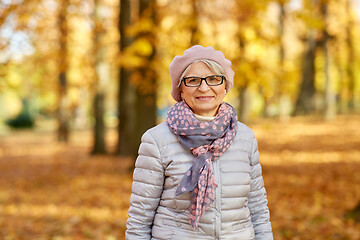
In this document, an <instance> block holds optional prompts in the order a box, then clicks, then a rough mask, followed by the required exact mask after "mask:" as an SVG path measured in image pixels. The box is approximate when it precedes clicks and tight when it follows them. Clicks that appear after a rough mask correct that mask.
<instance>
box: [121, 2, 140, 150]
mask: <svg viewBox="0 0 360 240" xmlns="http://www.w3.org/2000/svg"><path fill="white" fill-rule="evenodd" d="M130 2H131V1H130V0H121V1H120V16H119V24H118V27H119V32H120V38H121V39H120V54H121V58H122V59H124V55H125V51H126V49H127V48H128V47H129V46H130V45H131V43H132V42H133V38H132V37H130V36H128V34H127V32H126V29H127V28H128V27H130V25H131V19H130V17H131V16H130V12H131V8H130ZM129 60H130V59H129ZM127 61H128V59H124V61H123V62H121V66H120V70H119V77H120V83H119V88H120V89H119V98H118V110H119V124H118V142H117V148H116V153H117V154H120V155H123V156H131V155H133V153H134V152H135V151H136V149H137V146H136V147H135V146H134V145H135V144H134V142H135V141H134V136H133V135H132V134H133V130H134V129H135V121H134V120H135V101H136V96H135V89H134V87H133V86H132V85H131V84H130V78H131V72H130V70H129V69H128V68H126V67H125V66H124V65H125V64H126V63H127Z"/></svg>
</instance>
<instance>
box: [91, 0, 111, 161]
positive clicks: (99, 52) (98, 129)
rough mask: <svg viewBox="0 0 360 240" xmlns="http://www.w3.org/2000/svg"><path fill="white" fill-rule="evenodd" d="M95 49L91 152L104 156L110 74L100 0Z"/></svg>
mask: <svg viewBox="0 0 360 240" xmlns="http://www.w3.org/2000/svg"><path fill="white" fill-rule="evenodd" d="M94 5H95V6H94V14H93V21H94V26H95V27H94V31H93V36H94V47H93V56H94V57H95V59H94V67H95V84H94V85H95V88H94V91H95V96H94V101H93V110H94V117H95V125H94V129H93V131H94V144H93V149H92V151H91V153H92V154H104V153H106V152H107V151H106V143H105V135H106V128H105V123H104V113H105V102H104V100H105V86H106V85H107V84H108V83H109V76H108V75H109V74H108V68H107V67H106V63H105V62H104V61H105V60H104V54H105V53H104V52H105V47H104V46H103V44H102V38H103V35H105V29H104V27H103V26H102V23H103V21H104V18H105V16H104V14H103V13H102V11H101V9H100V8H101V4H100V0H95V1H94Z"/></svg>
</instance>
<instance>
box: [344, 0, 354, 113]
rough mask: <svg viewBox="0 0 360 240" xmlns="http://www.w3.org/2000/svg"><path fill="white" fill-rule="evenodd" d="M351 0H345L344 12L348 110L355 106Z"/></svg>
mask: <svg viewBox="0 0 360 240" xmlns="http://www.w3.org/2000/svg"><path fill="white" fill-rule="evenodd" d="M351 11H352V9H351V1H350V0H348V1H347V2H346V12H347V16H348V24H347V26H346V45H347V48H348V61H347V65H346V73H347V78H348V82H349V84H348V95H349V96H348V104H347V106H348V108H349V109H350V110H352V109H354V107H355V95H354V91H355V76H354V63H355V55H354V53H355V49H354V44H353V36H352V29H353V25H354V21H353V19H352V14H351Z"/></svg>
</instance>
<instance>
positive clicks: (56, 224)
mask: <svg viewBox="0 0 360 240" xmlns="http://www.w3.org/2000/svg"><path fill="white" fill-rule="evenodd" d="M359 122H360V116H340V117H338V118H337V120H335V121H332V122H329V123H324V122H322V121H319V120H313V119H309V118H296V119H291V120H289V121H288V122H283V123H279V122H277V121H275V120H261V121H259V122H257V123H256V124H252V125H251V127H252V129H253V130H254V131H255V133H256V136H257V138H258V141H259V148H260V154H261V161H262V165H263V176H264V180H265V184H266V187H267V191H268V199H269V207H270V211H271V221H272V226H273V230H274V236H275V239H277V240H281V239H293V240H296V239H299V240H300V239H301V240H307V239H309V240H310V239H354V240H355V239H360V223H356V222H355V221H354V220H353V219H351V218H348V217H347V212H348V211H349V210H350V209H352V208H354V206H355V205H356V203H357V202H359V201H360V187H359V186H360V174H359V172H360V129H359V128H358V126H359ZM91 139H92V135H91V132H89V131H79V132H75V133H73V135H72V137H71V141H70V143H69V144H68V145H65V144H59V143H56V141H55V140H56V138H55V136H54V135H52V134H50V133H48V132H41V131H39V130H38V131H35V132H31V131H18V132H13V133H11V134H10V135H6V136H1V137H0V239H1V240H50V239H51V240H83V239H98V240H115V239H116V240H117V239H124V231H125V222H126V218H127V209H128V206H129V197H130V189H131V177H132V174H131V173H129V169H131V168H132V165H133V163H132V161H131V159H120V158H119V157H116V156H95V157H94V156H90V155H89V154H88V152H89V151H90V150H89V149H90V146H91ZM115 139H116V137H115V133H114V132H110V133H109V134H108V141H109V142H111V144H112V145H114V143H115Z"/></svg>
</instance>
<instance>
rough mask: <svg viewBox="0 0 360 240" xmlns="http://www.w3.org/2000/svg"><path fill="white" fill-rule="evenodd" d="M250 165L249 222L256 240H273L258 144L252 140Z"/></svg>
mask: <svg viewBox="0 0 360 240" xmlns="http://www.w3.org/2000/svg"><path fill="white" fill-rule="evenodd" d="M252 145H253V147H252V154H251V159H250V164H251V183H250V193H249V208H250V213H251V221H252V223H253V226H254V229H255V239H256V240H260V239H261V240H270V239H273V234H272V229H271V223H270V213H269V209H268V207H267V202H268V201H267V199H266V190H265V187H264V181H263V178H262V170H261V165H260V156H259V151H258V143H257V141H256V139H255V138H254V139H253V144H252Z"/></svg>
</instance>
